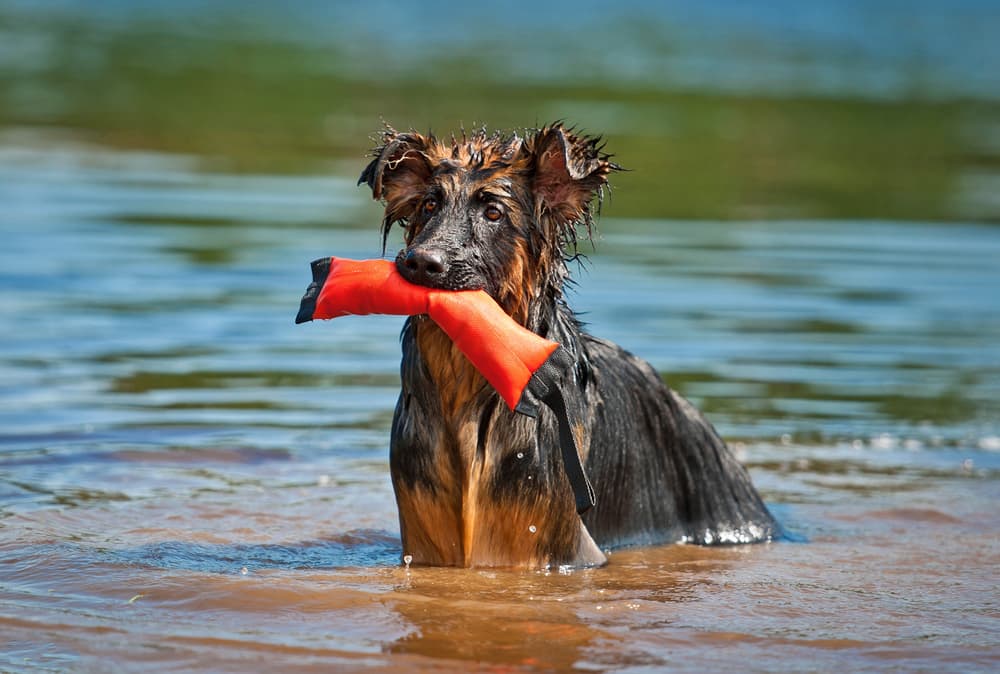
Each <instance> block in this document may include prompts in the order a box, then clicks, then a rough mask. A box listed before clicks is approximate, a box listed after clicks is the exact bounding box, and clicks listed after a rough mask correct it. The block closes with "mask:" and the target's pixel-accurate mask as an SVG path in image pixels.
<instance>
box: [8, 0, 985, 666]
mask: <svg viewBox="0 0 1000 674" xmlns="http://www.w3.org/2000/svg"><path fill="white" fill-rule="evenodd" d="M998 36H1000V7H998V5H997V3H996V2H995V0H951V1H949V2H942V1H939V0H909V1H905V2H904V1H896V0H815V1H812V2H802V1H801V0H798V1H793V0H769V1H767V2H742V1H737V0H732V1H728V0H714V1H711V2H704V1H698V0H662V1H653V0H649V1H647V0H624V1H621V2H615V3H608V2H596V1H594V0H575V1H572V2H571V1H569V0H556V1H555V2H546V3H543V2H526V1H523V0H515V1H513V2H507V3H492V4H488V3H472V2H469V3H452V2H448V1H445V0H425V1H424V2H420V3H404V2H396V1H388V0H368V1H367V2H343V3H334V2H320V1H319V0H315V1H310V0H286V1H285V2H281V3H262V2H260V3H258V2H237V1H235V0H232V1H230V0H202V1H195V0H169V1H167V0H162V1H160V0H148V1H145V2H130V1H126V0H102V1H100V2H90V1H85V0H76V1H74V0H66V1H62V2H59V1H46V0H24V1H18V0H0V607H2V608H0V634H3V635H4V638H5V639H6V641H3V639H0V669H2V670H4V671H18V670H22V669H23V670H26V671H42V670H45V671H66V670H75V671H109V663H111V665H114V666H111V667H110V669H115V667H118V668H120V669H121V670H122V671H129V670H136V671H139V670H141V671H156V670H157V669H162V670H165V671H167V670H169V671H192V670H195V671H197V670H201V671H234V672H237V671H238V672H243V671H248V668H249V669H252V668H253V667H255V666H260V663H262V662H266V663H267V666H268V668H269V670H270V671H274V670H275V669H278V668H279V667H280V668H281V669H282V671H285V672H293V671H328V670H329V668H330V667H331V666H341V667H344V666H346V667H348V668H350V669H352V670H357V669H371V670H373V671H434V672H441V671H462V672H465V671H471V670H472V668H474V667H476V666H478V667H480V669H481V670H482V671H498V670H499V669H503V670H504V671H532V670H536V669H540V670H549V671H550V670H567V669H571V668H582V669H586V670H588V671H594V670H604V669H625V670H628V671H662V670H663V668H664V667H665V666H667V665H669V666H670V667H671V668H672V669H673V668H677V667H681V669H683V667H684V666H686V667H688V668H689V671H715V670H724V669H728V670H733V671H748V668H749V663H756V665H757V666H759V667H760V668H761V669H762V671H776V670H779V669H781V670H796V671H799V670H813V669H817V668H818V669H825V670H829V671H862V670H864V671H872V670H878V669H885V668H888V669H892V668H894V667H901V668H904V669H909V670H911V671H945V670H947V671H959V670H966V671H994V670H995V669H996V663H997V659H998V658H1000V655H998V653H1000V650H998V649H1000V637H998V632H997V628H996V616H997V606H998V604H997V598H996V568H997V564H1000V561H998V560H1000V528H998V527H1000V521H998V519H997V517H996V511H997V503H998V502H1000V264H998V260H1000V39H998ZM557 119H561V120H565V121H566V122H567V123H569V124H573V125H576V126H578V127H580V128H582V129H584V130H586V131H588V132H591V133H596V134H603V135H604V137H605V139H606V141H607V148H608V150H609V151H610V152H612V153H614V155H615V158H616V161H618V162H619V163H621V164H622V165H624V166H625V167H627V168H628V169H630V171H629V172H626V173H622V174H620V175H616V176H615V178H614V181H613V182H614V185H613V191H612V193H611V195H610V198H609V199H606V200H605V202H604V205H603V212H602V217H601V219H600V222H599V235H598V236H597V237H595V240H594V242H593V245H590V244H589V243H584V244H583V246H582V248H581V250H582V252H583V253H585V254H586V255H587V259H586V261H584V262H583V263H582V264H581V265H579V266H574V267H573V271H574V272H575V273H576V280H577V284H576V285H575V286H574V287H573V288H572V289H571V291H570V293H569V301H570V304H571V305H572V306H573V307H574V308H576V309H577V310H579V311H580V312H582V315H583V318H584V320H585V321H586V322H587V323H588V325H589V327H590V329H591V330H592V331H593V332H594V333H596V334H598V335H600V336H602V337H607V338H610V339H614V340H616V341H618V342H619V343H621V344H622V345H623V346H625V347H626V348H628V349H629V350H632V351H634V352H635V353H637V354H639V355H640V356H642V357H643V358H646V359H648V360H649V361H650V362H651V363H652V364H653V365H654V366H655V367H656V368H657V369H658V370H659V371H660V372H661V373H662V376H663V377H664V379H665V380H666V381H667V383H668V384H670V385H671V386H673V387H674V388H676V389H678V390H679V391H681V392H682V393H683V394H684V395H686V396H687V397H689V398H690V399H692V401H693V402H695V403H696V404H697V405H698V406H699V407H701V408H702V409H703V410H705V411H706V412H707V413H708V415H709V417H710V419H711V420H712V422H713V423H714V424H715V425H716V426H717V428H718V429H719V431H720V432H721V433H722V434H723V436H724V437H726V438H727V440H728V442H729V443H730V446H731V447H732V449H733V450H734V451H735V452H736V454H737V456H738V457H739V458H740V459H741V460H742V461H744V462H745V463H746V464H747V466H748V467H749V468H750V470H751V473H752V475H753V478H754V481H755V483H756V484H757V485H758V487H759V488H760V489H761V491H762V493H763V495H764V497H765V500H766V501H767V502H768V504H769V506H770V507H771V508H772V509H773V510H774V512H775V513H776V514H777V516H778V518H779V519H780V520H781V522H782V524H783V525H784V526H785V527H786V529H787V531H788V533H789V535H790V539H792V540H796V541H801V540H808V541H809V544H808V545H793V544H787V545H786V544H779V545H774V546H753V547H751V548H729V549H694V548H690V547H683V546H667V547H664V548H659V549H652V550H637V551H629V552H620V553H615V555H614V556H613V557H612V563H611V566H609V567H608V568H607V569H604V570H589V571H577V572H575V573H574V572H572V571H571V570H570V571H567V573H566V574H555V573H554V574H553V575H554V576H556V577H554V578H549V577H548V576H547V575H545V576H540V575H538V574H523V575H515V576H514V577H511V576H510V575H504V574H502V573H501V574H499V575H497V574H493V575H490V573H488V572H485V571H482V572H476V573H472V572H470V573H468V574H464V575H463V574H452V575H448V574H447V573H444V572H441V573H437V572H436V571H432V570H427V569H424V570H415V571H414V572H413V574H412V575H411V574H410V572H409V570H406V571H405V572H404V571H403V570H401V569H399V568H398V563H399V558H400V555H401V553H403V552H405V551H402V550H401V549H400V543H399V538H398V529H397V523H396V512H395V505H394V501H393V494H392V488H391V485H390V483H389V477H388V465H387V463H388V436H389V425H390V420H391V417H392V411H393V407H394V405H395V400H396V397H397V395H398V391H399V377H398V365H399V355H400V354H399V343H398V332H399V328H400V326H401V323H402V320H401V319H400V318H399V317H391V316H386V317H375V316H373V317H366V318H363V319H362V318H344V319H338V320H337V321H333V322H330V323H317V324H309V325H302V326H295V325H293V319H294V316H295V313H296V311H297V308H298V302H299V298H300V297H301V294H302V292H303V291H304V290H305V287H306V285H307V283H308V282H309V280H310V278H309V271H308V263H309V261H310V260H313V259H315V258H318V257H321V256H324V255H331V254H336V255H341V256H346V257H357V258H368V257H378V256H379V255H381V254H382V250H381V237H380V234H379V231H378V224H379V222H380V209H379V207H378V205H377V204H375V203H373V202H372V201H371V199H370V193H369V192H367V191H366V190H364V189H361V188H358V187H356V186H355V182H356V180H357V176H358V175H359V173H360V172H361V169H362V168H363V167H364V165H365V163H366V159H365V154H366V152H367V151H368V150H369V148H371V147H372V144H373V140H372V135H373V134H375V133H376V132H378V130H379V129H380V128H381V125H382V123H383V121H385V122H388V123H390V124H392V125H394V126H396V127H397V128H401V129H407V128H411V127H412V128H414V129H416V130H418V131H422V132H426V131H429V130H430V131H434V132H437V133H439V134H440V135H447V134H449V133H451V132H452V131H457V130H459V129H460V128H462V127H463V126H464V127H465V128H473V127H475V126H478V125H481V124H486V125H488V127H489V128H491V129H496V128H507V129H515V128H524V127H532V126H535V125H540V124H543V123H545V122H548V121H552V120H557ZM399 244H400V237H399V236H398V234H397V235H395V236H393V237H390V241H389V247H388V254H390V255H391V254H393V252H394V251H395V249H396V247H397V246H399ZM546 573H547V572H546ZM469 598H471V599H472V601H469ZM500 621H502V624H503V625H504V627H503V629H498V628H497V625H498V624H499V623H500ZM39 635H43V637H42V636H39ZM723 646H724V647H723ZM678 649H683V652H684V662H683V663H681V662H679V660H678V659H677V657H676V656H675V654H676V653H677V652H679V651H678ZM248 653H250V654H251V655H248ZM254 653H256V654H259V657H260V659H259V660H258V659H257V656H253V655H252V654H254ZM935 662H936V663H937V664H934V663H935ZM345 663H346V664H345ZM644 668H645V669H644ZM477 671H479V670H477Z"/></svg>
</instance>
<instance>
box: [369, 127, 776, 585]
mask: <svg viewBox="0 0 1000 674" xmlns="http://www.w3.org/2000/svg"><path fill="white" fill-rule="evenodd" d="M603 147H604V146H603V145H602V144H601V142H600V139H599V138H595V137H590V136H587V135H584V134H582V133H578V132H576V131H575V130H574V129H571V128H567V127H566V126H564V125H563V124H561V123H556V124H552V125H548V126H545V127H543V128H541V129H534V130H530V131H526V132H524V133H522V134H520V135H519V134H518V133H510V134H504V133H500V132H497V133H492V134H488V133H487V132H486V130H485V129H481V130H479V131H476V132H474V133H472V134H466V133H464V132H463V133H462V135H461V137H460V138H455V137H454V136H452V137H451V139H450V140H439V139H438V138H436V137H435V136H433V135H431V134H426V135H423V134H419V133H415V132H410V133H399V132H397V131H395V130H394V129H392V128H391V127H386V129H385V130H384V131H383V133H382V134H381V138H380V142H379V143H378V146H377V147H376V148H375V149H374V150H373V153H372V156H373V160H372V161H371V163H370V164H369V165H368V166H367V167H366V168H365V170H364V171H363V172H362V174H361V178H360V180H359V181H358V184H359V185H360V184H362V183H364V184H367V185H368V186H369V187H370V188H371V190H372V195H373V198H375V199H377V200H381V201H382V202H383V203H384V205H385V217H384V220H383V223H382V233H383V249H384V247H385V243H386V241H387V240H388V236H389V233H390V231H391V230H392V227H393V226H394V225H396V224H399V225H401V226H402V228H403V232H404V234H403V237H404V240H405V244H406V245H405V247H404V248H403V249H402V250H400V251H399V253H398V255H397V256H396V260H395V264H396V266H397V268H398V269H399V272H400V273H401V274H402V275H403V277H404V278H406V279H407V280H408V281H411V282H412V283H416V284H420V285H424V286H429V287H432V288H440V289H446V290H469V289H482V290H485V291H486V292H487V293H488V294H489V295H491V296H492V297H493V298H494V299H495V300H496V301H497V303H498V304H499V305H500V306H501V307H502V308H503V309H504V310H505V311H506V312H507V313H508V314H509V315H510V316H511V317H512V318H514V320H516V321H517V322H519V323H520V324H521V325H523V326H525V327H526V328H528V329H529V330H531V331H533V332H535V333H537V334H539V335H541V336H543V337H545V338H547V339H549V340H552V341H555V342H558V343H560V344H561V345H562V346H563V347H564V348H565V349H567V350H568V352H569V354H570V355H571V356H572V359H573V362H574V368H573V377H572V380H573V381H572V383H571V385H570V386H569V387H568V390H566V391H563V395H564V397H565V400H566V407H567V408H568V409H569V412H570V414H571V418H572V419H574V420H576V421H575V423H574V424H573V428H572V431H573V435H574V438H575V440H576V445H577V447H578V448H579V454H580V459H581V461H582V462H583V464H584V466H585V469H586V472H587V473H588V474H589V476H590V479H591V481H592V483H593V486H594V490H595V491H596V497H597V506H596V507H594V508H593V509H591V510H589V511H588V512H586V513H585V514H583V515H582V516H581V515H580V514H578V512H577V508H576V503H575V500H574V495H573V492H572V489H571V485H570V484H569V481H568V479H567V476H566V471H565V470H564V466H563V461H562V456H561V454H560V452H559V451H558V447H559V436H558V429H557V420H556V418H555V415H554V414H553V413H552V412H551V411H550V410H548V409H547V408H543V409H541V410H540V412H539V414H538V416H537V418H534V419H533V418H529V417H526V416H523V415H520V414H516V413H515V412H512V411H511V410H510V409H509V408H508V407H507V406H506V405H504V403H503V402H502V400H501V399H500V397H499V395H498V394H497V393H496V392H495V391H494V390H493V389H492V387H490V386H489V385H488V384H487V382H486V380H485V379H484V378H483V377H482V376H481V375H480V374H479V372H478V371H477V370H476V369H475V368H474V367H473V366H472V364H471V363H470V362H469V361H468V360H467V359H466V357H465V356H464V355H463V354H462V353H461V352H460V351H458V349H457V348H455V347H454V345H453V344H452V342H451V340H450V339H449V338H448V337H447V336H446V335H445V334H444V333H443V332H442V331H441V329H440V328H438V326H437V325H436V324H435V323H434V322H433V321H432V320H431V319H430V318H428V317H427V316H414V317H412V318H410V319H409V320H407V322H406V324H405V326H404V328H403V332H402V348H403V361H402V365H401V378H402V392H401V394H400V396H399V401H398V403H397V405H396V410H395V414H394V416H393V421H392V438H391V446H390V467H391V473H392V483H393V488H394V490H395V494H396V501H397V505H398V507H399V524H400V532H401V536H402V544H403V555H404V556H405V557H407V558H408V559H409V560H410V561H411V562H412V563H413V564H424V565H447V566H463V567H490V566H506V567H546V566H551V565H572V566H596V565H602V564H604V563H606V561H607V558H606V556H605V551H606V550H609V549H614V548H619V547H623V546H634V545H652V544H661V543H668V542H686V543H696V544H704V545H709V544H733V543H752V542H759V541H767V540H770V539H772V538H774V537H775V536H776V535H777V534H778V525H777V524H776V522H775V520H774V519H773V517H772V516H771V514H770V513H769V512H768V510H767V508H766V507H765V505H764V503H763V502H762V500H761V498H760V496H759V495H758V493H757V491H756V490H755V489H754V487H753V484H752V483H751V481H750V476H749V475H748V473H747V471H746V469H745V468H744V467H743V466H742V465H741V464H740V463H739V462H738V461H737V460H736V459H735V458H734V457H733V455H732V454H731V453H730V452H729V450H728V449H727V447H726V445H725V443H724V442H723V441H722V439H720V437H719V435H718V434H717V433H716V431H715V429H714V428H713V427H712V426H711V424H709V422H708V421H707V420H706V419H705V418H704V417H703V416H702V415H701V413H699V412H698V410H696V409H695V408H694V407H693V406H692V405H691V404H690V403H689V402H688V401H686V400H685V399H684V398H682V397H681V396H679V395H678V394H677V393H675V392H674V391H672V390H671V389H670V388H669V387H667V385H666V384H665V383H664V382H663V380H662V379H661V377H660V375H659V374H657V372H656V371H655V370H654V369H653V368H652V367H651V366H650V365H649V364H648V363H646V362H645V361H643V360H641V359H639V358H637V357H636V356H634V355H632V354H631V353H629V352H627V351H625V350H623V349H622V348H620V347H618V346H617V345H615V344H613V343H611V342H608V341H605V340H602V339H598V338H596V337H593V336H591V335H590V334H588V333H586V332H585V331H584V330H583V329H582V327H581V324H580V322H579V321H578V320H577V318H576V316H575V315H574V313H573V312H572V310H571V309H570V308H569V307H568V306H567V304H566V301H565V297H564V292H563V291H564V287H565V285H566V283H567V280H568V278H569V269H568V262H569V261H570V260H571V259H572V258H571V257H570V252H574V253H575V250H576V244H577V236H578V232H583V233H585V235H586V236H588V237H589V236H590V235H591V232H592V226H593V213H594V210H593V202H594V201H595V200H596V201H597V202H598V204H599V203H600V199H601V198H602V197H603V193H604V189H605V187H606V186H607V184H608V177H609V175H610V174H612V173H613V172H615V171H617V170H620V167H619V166H618V165H616V164H614V163H612V161H611V155H608V154H606V153H605V152H604V151H603Z"/></svg>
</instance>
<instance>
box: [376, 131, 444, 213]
mask: <svg viewBox="0 0 1000 674" xmlns="http://www.w3.org/2000/svg"><path fill="white" fill-rule="evenodd" d="M429 142H431V141H430V139H428V138H425V137H424V136H421V135H420V134H419V133H397V132H396V130H395V129H393V128H392V127H386V129H385V131H383V133H382V143H381V144H380V145H378V146H377V147H376V148H375V149H374V150H372V156H373V157H375V158H374V159H373V160H372V161H371V163H370V164H368V166H366V167H365V170H364V171H362V172H361V177H360V178H358V184H359V185H360V184H362V183H366V184H367V185H368V187H370V188H371V190H372V198H373V199H382V198H384V199H385V201H386V203H398V202H400V201H401V200H402V201H408V200H409V198H412V196H413V193H415V192H422V191H423V187H424V185H426V184H427V180H428V178H430V175H431V166H430V162H429V161H428V160H427V155H426V150H427V147H428V144H429Z"/></svg>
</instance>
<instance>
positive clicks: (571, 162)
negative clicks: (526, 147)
mask: <svg viewBox="0 0 1000 674" xmlns="http://www.w3.org/2000/svg"><path fill="white" fill-rule="evenodd" d="M532 140H533V142H532V143H531V147H532V150H533V152H532V154H533V159H534V169H535V173H534V184H533V186H534V190H535V194H536V195H537V198H538V199H539V201H540V204H539V205H540V206H541V208H542V210H543V212H548V213H549V214H550V215H551V216H552V217H553V218H554V219H555V221H556V224H558V225H560V226H562V225H572V224H575V223H577V222H581V221H582V222H585V223H586V224H587V225H588V226H589V225H590V202H591V201H592V200H593V199H594V196H598V195H600V192H601V188H603V187H604V186H605V185H607V183H608V175H609V174H610V173H611V172H612V171H617V170H619V169H620V168H621V167H619V166H618V165H617V164H614V163H612V162H611V161H610V155H607V154H605V153H604V152H602V151H601V150H602V147H603V146H602V145H601V139H600V138H595V137H590V136H584V135H577V134H575V133H573V131H572V130H570V129H566V128H565V127H563V126H562V125H561V124H557V125H555V126H551V127H546V128H544V129H542V130H541V131H539V132H538V133H537V134H536V135H535V137H534V138H533V139H532Z"/></svg>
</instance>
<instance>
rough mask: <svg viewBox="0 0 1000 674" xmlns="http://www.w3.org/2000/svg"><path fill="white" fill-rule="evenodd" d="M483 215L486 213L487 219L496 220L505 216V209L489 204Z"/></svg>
mask: <svg viewBox="0 0 1000 674" xmlns="http://www.w3.org/2000/svg"><path fill="white" fill-rule="evenodd" d="M483 215H485V216H486V219H487V220H489V221H490V222H496V221H497V220H499V219H500V218H502V217H503V211H501V210H500V209H499V208H497V207H496V206H487V207H486V210H485V211H483Z"/></svg>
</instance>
